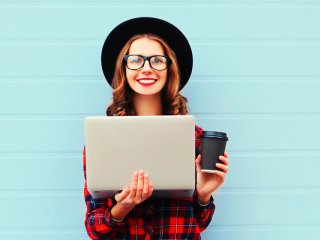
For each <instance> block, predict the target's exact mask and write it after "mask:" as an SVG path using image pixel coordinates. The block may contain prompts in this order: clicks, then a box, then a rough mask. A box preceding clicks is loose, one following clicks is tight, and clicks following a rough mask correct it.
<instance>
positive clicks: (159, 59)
mask: <svg viewBox="0 0 320 240" xmlns="http://www.w3.org/2000/svg"><path fill="white" fill-rule="evenodd" d="M150 64H151V67H153V68H154V69H157V70H164V69H166V68H167V59H166V58H165V57H164V56H153V57H152V58H151V59H150Z"/></svg>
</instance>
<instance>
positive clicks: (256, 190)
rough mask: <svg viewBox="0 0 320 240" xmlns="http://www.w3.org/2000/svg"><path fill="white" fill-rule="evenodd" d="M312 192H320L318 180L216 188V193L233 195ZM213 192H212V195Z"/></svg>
mask: <svg viewBox="0 0 320 240" xmlns="http://www.w3.org/2000/svg"><path fill="white" fill-rule="evenodd" d="M297 193H298V194H300V193H304V194H314V193H320V181H319V186H317V187H314V186H312V187H310V186H303V187H301V186H299V187H285V186H282V187H252V188H248V187H224V186H222V187H221V188H220V189H218V190H217V192H216V194H218V195H234V194H280V195H281V194H297ZM214 195H215V194H213V196H214Z"/></svg>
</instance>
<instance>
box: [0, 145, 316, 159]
mask: <svg viewBox="0 0 320 240" xmlns="http://www.w3.org/2000/svg"><path fill="white" fill-rule="evenodd" d="M83 146H84V143H83ZM82 150H83V148H82V147H81V149H79V151H78V152H73V151H70V152H46V151H43V152H41V151H40V152H38V151H37V152H32V151H30V152H25V151H21V152H17V151H14V152H13V151H7V152H5V151H0V160H1V159H19V160H22V161H24V160H35V159H44V158H46V159H56V158H59V159H72V160H73V159H80V158H81V157H82ZM228 153H229V155H230V156H231V157H232V158H236V157H250V158H249V159H246V160H250V159H251V160H252V161H255V159H254V157H270V158H273V157H275V156H276V157H306V156H307V157H320V149H318V150H306V149H301V150H297V149H296V150H290V151H289V150H270V151H267V150H261V151H257V150H243V151H241V150H230V151H228Z"/></svg>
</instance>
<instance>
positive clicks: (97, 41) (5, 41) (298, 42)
mask: <svg viewBox="0 0 320 240" xmlns="http://www.w3.org/2000/svg"><path fill="white" fill-rule="evenodd" d="M189 40H190V42H191V43H192V46H197V47H198V46H231V45H232V46H295V47H296V46H319V45H320V39H319V38H301V39H297V38H287V39H283V38H277V37H275V38H273V37H269V38H261V39H259V38H226V39H224V38H191V37H189ZM103 41H104V38H75V39H65V38H58V39H53V38H1V39H0V47H1V46H9V45H10V46H17V45H19V46H48V45H50V46H52V45H54V46H99V47H100V46H101V44H102V43H103Z"/></svg>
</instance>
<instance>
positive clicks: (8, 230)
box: [0, 226, 85, 236]
mask: <svg viewBox="0 0 320 240" xmlns="http://www.w3.org/2000/svg"><path fill="white" fill-rule="evenodd" d="M21 233H25V234H36V235H40V234H50V236H54V235H57V234H61V233H67V234H70V233H71V234H72V233H85V229H84V227H69V226H66V227H45V226H39V227H17V226H14V227H10V226H6V227H0V236H1V235H3V234H10V235H11V234H12V236H14V235H16V234H21Z"/></svg>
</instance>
